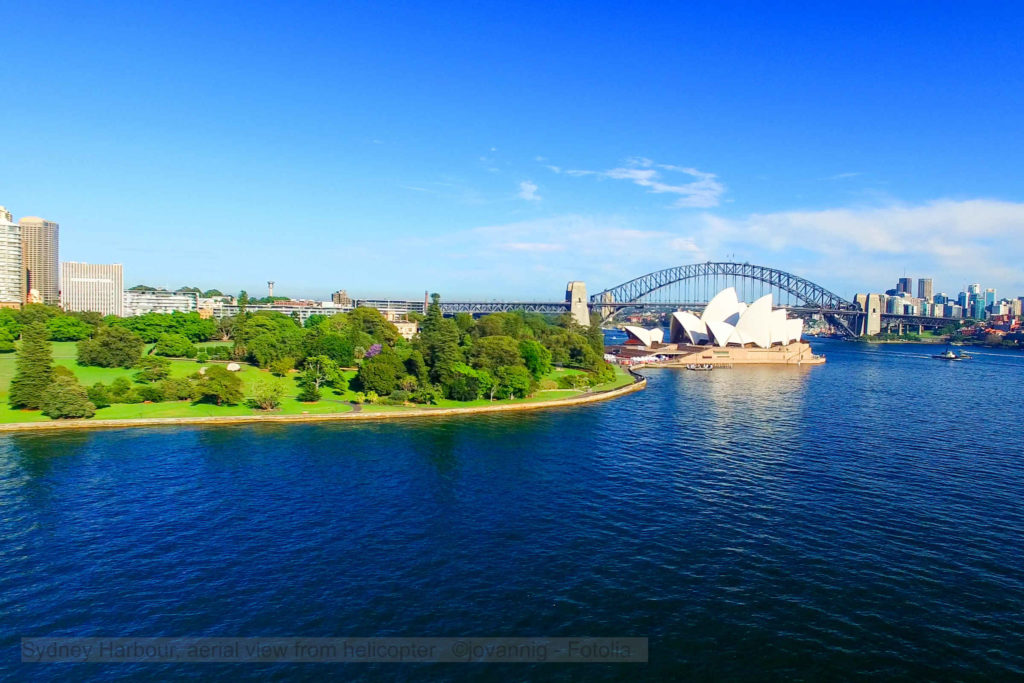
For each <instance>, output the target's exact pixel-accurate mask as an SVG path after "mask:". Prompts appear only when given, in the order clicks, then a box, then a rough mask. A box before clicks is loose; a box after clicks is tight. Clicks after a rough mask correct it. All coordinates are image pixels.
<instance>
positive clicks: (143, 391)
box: [135, 384, 166, 403]
mask: <svg viewBox="0 0 1024 683" xmlns="http://www.w3.org/2000/svg"><path fill="white" fill-rule="evenodd" d="M135 393H136V394H138V395H139V398H140V399H142V400H143V402H145V401H149V402H150V403H160V402H161V401H163V400H164V398H166V396H165V395H164V389H163V386H162V385H160V384H143V385H142V386H138V387H135Z"/></svg>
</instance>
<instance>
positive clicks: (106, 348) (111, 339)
mask: <svg viewBox="0 0 1024 683" xmlns="http://www.w3.org/2000/svg"><path fill="white" fill-rule="evenodd" d="M142 347H143V342H142V338H141V337H140V336H139V335H137V334H135V333H134V332H132V331H131V330H129V329H126V328H123V327H110V326H108V327H101V328H99V329H98V330H96V334H95V335H93V337H92V338H91V339H83V340H82V341H80V342H78V364H79V365H97V366H100V367H104V368H119V367H120V368H130V367H133V366H134V365H135V364H136V363H138V362H139V359H140V358H141V357H142Z"/></svg>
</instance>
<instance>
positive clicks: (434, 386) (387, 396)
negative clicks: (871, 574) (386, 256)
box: [0, 293, 614, 417]
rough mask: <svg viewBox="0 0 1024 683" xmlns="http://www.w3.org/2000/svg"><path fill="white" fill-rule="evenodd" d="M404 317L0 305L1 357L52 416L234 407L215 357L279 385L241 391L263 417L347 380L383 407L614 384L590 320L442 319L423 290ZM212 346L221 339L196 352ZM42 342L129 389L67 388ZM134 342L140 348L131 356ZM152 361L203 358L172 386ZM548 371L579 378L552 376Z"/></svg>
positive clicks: (24, 395)
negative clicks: (404, 320)
mask: <svg viewBox="0 0 1024 683" xmlns="http://www.w3.org/2000/svg"><path fill="white" fill-rule="evenodd" d="M243 294H244V293H243ZM242 298H243V302H244V297H242ZM413 317H415V318H418V319H420V330H419V333H418V334H417V335H416V336H415V337H414V338H413V339H412V340H411V341H407V340H405V339H403V338H402V337H401V336H400V335H399V334H398V330H397V328H396V327H395V325H394V324H393V323H391V322H390V321H388V320H387V319H386V318H385V316H384V315H383V314H382V313H381V312H380V311H378V310H376V309H370V308H357V309H354V310H352V311H349V312H347V313H337V314H334V315H331V316H326V315H312V316H310V317H309V318H308V319H307V320H306V321H305V322H304V323H303V324H300V323H299V321H298V320H297V318H295V317H293V316H288V315H283V314H282V313H279V312H273V311H256V312H252V311H250V310H247V309H246V308H245V306H244V305H243V306H241V307H240V312H239V314H238V315H236V316H233V317H227V318H223V319H220V320H212V319H203V318H202V317H200V316H199V314H197V313H170V314H160V313H149V314H145V315H141V316H135V317H132V318H117V317H114V316H107V317H103V316H101V315H100V314H98V313H66V312H64V311H62V310H60V309H59V308H56V307H54V306H44V305H42V304H30V305H27V306H25V307H24V308H23V309H22V310H20V311H19V310H9V309H0V353H2V352H4V351H7V352H10V351H13V350H15V349H16V348H17V354H18V355H17V360H16V373H15V378H14V380H13V381H12V384H11V390H10V393H9V400H10V402H11V404H12V405H13V406H17V407H25V408H31V409H41V408H45V409H46V410H47V414H48V415H51V416H53V417H86V416H88V415H91V414H92V412H91V411H95V410H96V409H98V408H104V407H106V406H109V405H111V404H115V403H142V402H156V401H180V400H195V401H205V402H211V403H216V404H219V405H223V404H234V403H238V402H240V401H242V399H243V398H244V395H243V392H242V382H241V379H240V378H239V376H238V375H237V374H236V373H232V372H229V371H228V370H227V369H226V368H225V367H224V366H223V365H220V364H217V363H216V361H228V360H234V361H242V362H249V363H252V364H255V365H258V366H260V367H263V368H269V369H270V370H271V371H272V373H273V374H274V375H276V376H277V377H279V378H280V379H271V378H270V377H268V378H267V380H266V381H261V382H260V383H259V384H260V386H259V387H258V389H259V390H258V391H257V387H256V385H255V384H252V385H251V386H250V387H249V392H250V393H249V402H250V405H254V406H256V407H258V408H260V409H263V410H270V409H273V408H275V407H277V406H278V405H280V400H281V396H282V394H281V392H282V391H283V392H285V393H287V394H288V395H289V396H291V397H295V396H296V395H297V396H298V397H299V398H300V399H301V400H304V401H316V400H320V399H321V397H322V395H323V393H324V391H325V389H326V388H331V389H332V390H333V391H334V392H335V395H344V394H346V392H347V390H348V380H347V379H346V378H347V377H352V376H353V374H354V378H353V379H352V380H351V381H352V389H353V390H354V391H357V392H358V393H357V394H356V395H355V400H356V401H358V402H364V401H376V400H378V399H379V400H381V401H384V402H386V403H393V404H403V403H408V402H413V403H436V402H438V401H440V400H442V399H450V400H455V401H474V400H479V399H492V400H493V399H503V398H516V399H520V398H524V397H526V396H529V395H530V394H531V393H533V392H535V391H537V389H538V388H540V386H542V384H543V383H547V385H548V386H552V387H553V386H555V384H554V380H556V379H557V380H558V385H559V386H562V385H564V386H567V387H570V386H571V388H574V389H580V388H585V387H588V386H593V385H595V384H598V383H603V382H607V381H610V380H611V379H613V378H614V371H613V370H612V368H611V367H610V366H608V365H607V363H605V362H604V360H603V335H602V333H601V330H600V328H599V326H598V325H596V324H593V325H591V326H579V325H577V324H575V323H574V322H573V321H572V319H571V318H569V317H568V316H562V317H559V318H550V317H546V316H543V315H539V314H530V313H523V312H511V313H494V314H491V315H487V316H483V317H482V318H480V319H474V318H473V317H472V316H470V315H468V314H459V315H457V316H455V317H450V318H445V317H444V316H443V315H442V314H441V307H440V297H439V296H438V295H436V294H435V295H433V296H432V301H431V303H430V305H429V306H428V308H427V311H426V313H425V315H423V316H411V318H413ZM19 337H20V338H21V341H20V343H19V342H17V339H18V338H19ZM211 339H218V340H222V341H223V342H225V343H223V344H219V345H215V346H211V345H206V344H202V345H200V347H198V348H197V343H198V342H206V341H208V340H211ZM50 340H56V341H76V342H77V345H78V363H79V364H80V365H92V366H101V367H108V368H117V367H120V368H132V369H133V374H132V375H131V376H132V377H133V379H134V380H135V383H133V382H132V381H130V380H129V379H128V378H126V377H118V378H117V379H115V380H113V381H112V382H111V383H110V384H109V385H106V384H103V383H102V382H97V383H94V384H93V385H92V386H89V387H88V388H86V387H82V386H80V385H79V384H78V382H77V381H76V380H75V379H74V376H73V375H70V374H68V371H67V369H66V368H63V367H62V366H56V367H55V366H54V363H53V358H52V352H51V350H50V349H51V345H50ZM147 343H150V344H153V348H152V351H151V352H150V354H147V355H143V350H144V347H145V344H147ZM165 357H176V358H189V357H198V360H199V361H200V362H201V363H203V364H204V366H206V364H208V363H210V361H214V362H213V363H210V364H209V366H208V367H205V370H204V372H203V374H200V373H196V374H192V375H190V376H188V377H183V376H177V377H172V376H171V372H170V370H171V362H170V361H168V360H167V359H166V358H165ZM556 365H557V366H566V367H574V368H579V369H581V370H584V371H586V372H583V373H567V374H559V375H554V374H553V370H554V366H556ZM176 367H180V366H176ZM293 369H295V370H297V372H292V370H293ZM352 370H354V373H353V372H352ZM346 373H347V374H346ZM176 374H179V375H180V374H181V373H176ZM567 378H568V379H567ZM563 380H564V381H563ZM253 392H255V393H253ZM256 394H259V395H258V396H256ZM349 396H350V397H351V394H349Z"/></svg>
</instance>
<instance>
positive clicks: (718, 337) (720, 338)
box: [708, 320, 736, 346]
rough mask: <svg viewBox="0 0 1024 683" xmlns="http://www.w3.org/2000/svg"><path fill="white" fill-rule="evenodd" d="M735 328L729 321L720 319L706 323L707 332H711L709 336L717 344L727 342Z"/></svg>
mask: <svg viewBox="0 0 1024 683" xmlns="http://www.w3.org/2000/svg"><path fill="white" fill-rule="evenodd" d="M735 330H736V328H735V327H733V326H732V325H730V324H729V323H725V322H721V321H718V320H716V321H712V322H709V323H708V332H710V333H711V338H712V339H713V340H714V342H715V343H716V344H718V345H719V346H725V345H726V344H728V343H729V339H731V338H732V335H733V333H734V332H735Z"/></svg>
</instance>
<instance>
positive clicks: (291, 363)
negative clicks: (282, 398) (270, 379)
mask: <svg viewBox="0 0 1024 683" xmlns="http://www.w3.org/2000/svg"><path fill="white" fill-rule="evenodd" d="M294 367H295V359H294V358H290V357H285V358H278V359H277V360H275V361H273V362H272V363H271V364H270V372H271V374H274V375H277V376H278V377H284V376H285V375H287V374H288V373H289V372H291V371H292V368H294Z"/></svg>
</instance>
